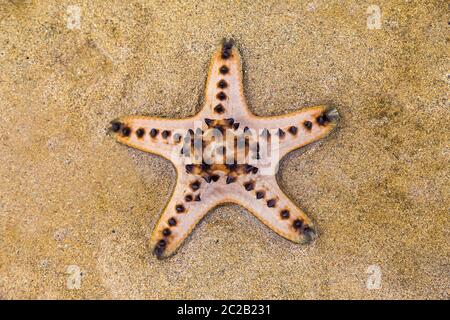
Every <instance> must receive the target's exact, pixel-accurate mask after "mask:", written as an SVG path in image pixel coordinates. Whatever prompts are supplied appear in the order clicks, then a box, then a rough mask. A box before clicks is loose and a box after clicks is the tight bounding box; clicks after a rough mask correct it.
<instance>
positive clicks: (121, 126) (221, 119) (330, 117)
mask: <svg viewBox="0 0 450 320" xmlns="http://www.w3.org/2000/svg"><path fill="white" fill-rule="evenodd" d="M338 118H339V116H338V113H337V111H336V109H332V108H327V107H325V106H317V107H311V108H307V109H303V110H300V111H298V112H294V113H290V114H287V115H281V116H274V117H257V116H255V115H252V114H251V113H250V111H249V109H248V106H247V103H246V101H245V98H244V94H243V84H242V70H241V61H240V55H239V52H238V50H237V49H236V48H235V47H234V46H233V45H232V43H231V42H224V43H223V44H222V46H221V47H220V49H219V50H217V52H216V53H215V54H214V55H213V58H212V62H211V65H210V68H209V73H208V79H207V82H206V91H205V99H204V106H203V108H202V110H201V111H200V112H199V113H198V114H196V115H195V116H193V117H191V118H187V119H179V120H175V119H164V118H155V117H141V116H129V117H122V118H120V119H116V120H114V121H112V126H111V130H112V131H113V132H115V135H116V138H117V140H118V141H119V142H121V143H124V144H126V145H128V146H131V147H134V148H137V149H139V150H142V151H146V152H151V153H154V154H158V155H160V156H162V157H164V158H166V159H169V160H171V161H172V163H173V164H174V166H175V168H176V171H177V183H176V187H175V190H174V192H173V195H172V197H171V199H170V201H169V203H168V204H167V206H166V208H165V210H164V212H163V214H162V215H161V218H160V219H159V221H158V223H157V224H156V226H155V229H154V231H153V233H152V236H151V246H152V248H154V253H155V254H156V256H157V257H158V258H163V257H168V256H170V255H172V254H173V253H174V252H175V251H176V250H177V248H178V247H179V246H180V245H181V243H182V242H183V240H184V239H185V238H186V237H187V236H188V235H189V233H190V232H191V231H192V229H193V228H194V227H195V226H196V225H197V223H198V222H199V221H200V220H201V219H202V218H203V217H204V216H205V214H206V213H207V212H208V211H209V210H210V209H211V208H213V207H215V206H217V205H219V204H222V203H227V202H232V203H237V204H239V205H241V206H243V207H245V208H246V209H247V210H249V211H250V212H251V213H253V214H254V215H255V216H256V217H257V218H259V219H260V220H261V221H262V222H263V223H264V224H266V225H267V226H268V227H269V228H271V229H272V230H273V231H275V232H276V233H278V234H279V235H281V236H283V237H285V238H287V239H289V240H291V241H293V242H297V243H298V242H310V241H312V240H313V239H314V238H315V237H316V233H315V231H314V227H313V224H312V222H311V220H310V219H309V218H308V217H307V216H306V215H305V213H304V212H303V211H302V210H300V209H299V208H298V207H297V206H296V205H295V204H294V203H293V202H292V201H291V200H290V199H289V198H288V197H287V196H286V195H285V194H284V193H283V191H282V190H281V189H280V187H279V186H278V183H277V180H276V177H275V173H276V169H277V166H278V163H279V160H280V159H281V158H282V157H283V156H284V155H286V154H287V153H289V152H290V151H292V150H294V149H297V148H300V147H302V146H304V145H306V144H309V143H312V142H314V141H317V140H319V139H321V138H323V137H325V136H327V135H328V134H329V133H330V132H331V130H332V129H333V128H334V127H335V126H336V124H337V120H338Z"/></svg>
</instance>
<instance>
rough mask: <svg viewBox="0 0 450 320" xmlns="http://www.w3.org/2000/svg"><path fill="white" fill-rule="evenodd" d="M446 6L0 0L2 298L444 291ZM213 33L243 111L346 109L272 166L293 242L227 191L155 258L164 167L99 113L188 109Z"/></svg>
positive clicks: (371, 295)
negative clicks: (297, 216)
mask: <svg viewBox="0 0 450 320" xmlns="http://www.w3.org/2000/svg"><path fill="white" fill-rule="evenodd" d="M73 5H76V6H78V7H75V9H74V8H73V7H70V6H73ZM370 5H377V6H378V8H380V10H381V24H380V25H379V26H377V24H376V23H375V25H374V24H373V21H372V20H370V19H371V17H372V16H373V15H374V14H375V15H376V13H373V12H372V11H371V10H372V9H370V10H369V11H367V10H368V7H369V6H370ZM76 8H79V10H80V13H81V16H80V21H79V24H77V22H76V21H75V22H74V21H73V19H74V18H73V15H74V14H75V15H76V12H77V10H78V9H76ZM448 9H449V8H448V3H447V1H437V0H434V1H400V0H396V1H378V0H377V1H369V2H366V1H337V0H335V1H333V0H323V1H319V0H316V1H314V0H311V1H261V2H259V1H209V0H208V1H204V0H199V1H180V2H178V1H177V2H176V1H119V0H117V1H87V0H86V1H82V0H77V1H19V0H15V1H13V0H11V1H7V0H0V71H1V72H0V115H1V121H0V181H1V183H0V298H1V299H30V298H32V299H48V298H58V299H94V298H100V299H107V298H120V299H169V298H170V299H177V298H193V299H197V298H206V299H211V298H224V299H231V298H236V299H241V298H246V299H269V298H270V299H320V298H322V299H336V298H338V299H344V298H351V299H389V298H395V299H412V298H421V299H429V298H437V299H449V295H450V286H449V278H450V277H449V275H450V260H449V257H450V249H449V247H450V244H449V239H450V235H449V231H450V221H449V209H450V192H449V189H450V188H449V185H450V169H449V167H450V166H449V158H450V145H449V141H450V125H449V123H450V108H449V101H448V93H449V84H450V73H449V71H450V64H449V56H448V52H449V51H448V49H449V46H448V45H449V33H448V28H449V26H448V21H449V16H448ZM368 18H369V21H368ZM375 18H376V17H375ZM75 20H76V19H75ZM223 38H233V39H234V40H235V42H236V45H237V46H238V48H239V50H240V52H241V55H242V59H243V63H244V65H243V70H244V84H245V95H246V98H247V101H248V104H249V106H250V108H251V111H252V112H253V113H255V114H257V115H278V114H283V113H288V112H292V111H296V110H299V109H301V108H302V107H305V106H313V105H319V104H329V105H333V106H335V107H336V108H337V109H338V110H339V112H340V115H341V117H342V119H341V122H340V125H339V128H338V130H336V131H335V132H334V133H333V134H332V135H330V136H329V137H328V138H327V139H325V140H323V141H320V142H318V143H315V144H313V145H310V146H308V147H306V148H303V149H300V150H297V151H295V152H292V153H291V154H290V155H288V156H287V157H286V158H285V159H284V160H283V161H282V163H281V166H280V171H279V173H278V178H279V182H280V186H281V188H282V189H283V190H284V191H285V192H286V193H287V194H288V195H289V196H290V197H291V198H292V199H293V201H294V202H295V203H296V204H298V205H299V206H300V207H301V208H302V209H304V211H305V212H306V213H307V214H308V216H309V217H310V218H311V219H312V220H313V221H314V222H315V225H316V226H317V229H318V233H319V237H318V239H317V240H316V241H315V242H314V243H313V244H311V245H308V246H302V245H296V244H294V243H291V242H289V241H287V240H285V239H283V238H281V237H280V236H278V235H277V234H275V233H274V232H272V231H271V230H270V229H268V228H267V227H266V226H264V225H263V224H262V223H261V222H259V220H257V219H256V218H255V217H254V216H252V215H251V214H250V213H248V212H247V211H246V210H245V209H243V208H241V207H239V206H237V205H224V206H221V207H218V208H216V209H214V210H212V211H211V212H210V213H209V214H208V215H207V216H206V218H205V219H203V220H202V221H201V223H200V224H199V225H198V227H197V228H196V229H195V230H194V232H193V233H192V235H191V236H190V237H189V238H188V239H187V241H186V242H185V243H184V245H183V246H182V247H181V249H180V250H179V251H178V253H177V254H176V255H175V256H173V257H172V258H170V259H166V260H163V261H159V260H157V259H156V258H155V257H154V256H153V255H152V254H151V248H150V247H149V244H148V240H149V236H150V233H151V231H152V228H153V226H154V225H155V222H156V221H157V220H158V217H159V215H160V213H161V211H162V210H163V208H164V206H165V204H166V202H167V201H168V199H169V196H170V193H171V191H172V190H173V188H174V182H175V170H174V169H173V167H172V165H171V164H170V163H169V162H168V161H167V160H164V159H162V158H160V157H158V156H154V155H150V154H147V153H143V152H140V151H137V150H133V149H131V148H128V147H126V146H124V145H120V144H118V143H117V142H116V141H114V139H113V138H112V137H111V135H110V134H109V133H108V130H107V128H108V125H109V121H110V120H112V119H114V118H116V117H119V116H123V115H133V114H135V115H137V114H141V115H151V116H160V117H171V118H182V117H188V116H192V115H194V114H195V113H196V112H197V111H198V110H199V109H200V107H201V102H202V99H203V97H202V94H203V87H204V83H205V80H206V72H207V69H208V63H209V60H210V57H211V55H212V53H213V52H214V50H215V49H216V48H217V46H218V45H219V43H220V42H221V40H222V39H223Z"/></svg>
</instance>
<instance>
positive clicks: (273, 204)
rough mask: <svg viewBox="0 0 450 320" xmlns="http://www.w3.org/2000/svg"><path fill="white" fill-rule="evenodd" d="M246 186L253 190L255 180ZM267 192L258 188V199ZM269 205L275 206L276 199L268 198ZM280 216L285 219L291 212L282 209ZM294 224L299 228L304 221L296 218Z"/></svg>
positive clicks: (248, 189)
mask: <svg viewBox="0 0 450 320" xmlns="http://www.w3.org/2000/svg"><path fill="white" fill-rule="evenodd" d="M244 188H245V190H247V191H252V190H254V189H255V183H254V182H253V181H248V182H245V183H244ZM265 195H266V193H265V192H264V191H263V190H258V191H256V199H257V200H261V199H263V198H265ZM266 204H267V206H268V207H269V208H274V207H276V199H273V198H272V199H268V200H267V202H266ZM280 217H281V219H283V220H286V219H289V217H290V212H289V210H287V209H282V210H281V211H280ZM292 226H293V227H294V229H296V230H299V229H301V228H302V227H303V221H302V220H300V219H295V220H294V222H293V223H292Z"/></svg>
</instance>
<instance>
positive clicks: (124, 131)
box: [122, 127, 131, 137]
mask: <svg viewBox="0 0 450 320" xmlns="http://www.w3.org/2000/svg"><path fill="white" fill-rule="evenodd" d="M130 133H131V129H130V128H129V127H123V128H122V135H123V136H124V137H128V136H129V135H130Z"/></svg>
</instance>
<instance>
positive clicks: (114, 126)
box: [111, 121, 122, 132]
mask: <svg viewBox="0 0 450 320" xmlns="http://www.w3.org/2000/svg"><path fill="white" fill-rule="evenodd" d="M121 126H122V124H121V123H120V122H118V121H113V122H112V123H111V130H112V131H113V132H118V131H119V130H120V127H121Z"/></svg>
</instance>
